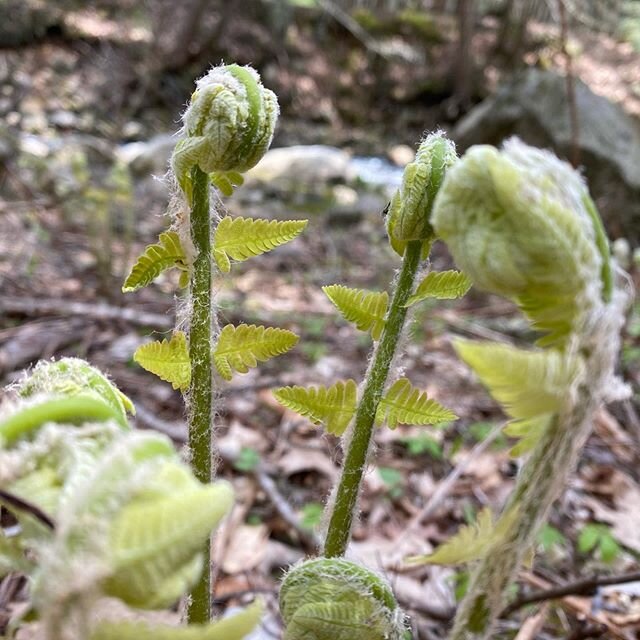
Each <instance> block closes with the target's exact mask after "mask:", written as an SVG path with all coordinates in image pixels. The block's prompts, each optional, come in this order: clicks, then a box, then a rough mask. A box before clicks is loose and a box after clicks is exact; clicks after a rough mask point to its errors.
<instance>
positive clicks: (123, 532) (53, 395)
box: [0, 358, 261, 640]
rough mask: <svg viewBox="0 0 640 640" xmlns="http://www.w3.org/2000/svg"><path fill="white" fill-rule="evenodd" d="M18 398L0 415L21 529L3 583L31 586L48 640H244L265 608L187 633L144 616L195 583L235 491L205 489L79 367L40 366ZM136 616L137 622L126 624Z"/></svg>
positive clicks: (6, 556)
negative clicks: (21, 580) (20, 578)
mask: <svg viewBox="0 0 640 640" xmlns="http://www.w3.org/2000/svg"><path fill="white" fill-rule="evenodd" d="M12 391H13V392H14V393H15V395H14V396H13V397H12V398H11V402H7V403H5V404H4V405H3V407H2V410H1V411H0V504H2V505H3V507H5V508H6V509H7V510H8V511H9V512H10V513H11V514H12V516H13V517H14V518H15V521H16V526H15V527H14V529H15V530H14V531H13V532H12V533H8V531H7V530H5V529H3V528H0V579H2V578H4V577H5V576H6V575H7V574H9V573H11V572H20V573H22V574H24V575H25V576H27V577H28V578H29V584H30V592H29V610H28V612H27V613H28V614H29V616H30V617H31V618H36V619H37V620H38V622H39V625H40V627H41V632H42V634H43V637H45V638H46V639H47V640H107V639H109V638H112V639H113V640H116V639H118V640H140V639H144V638H149V639H151V638H164V639H165V640H181V639H183V638H184V639H185V640H187V639H190V640H215V639H216V638H223V637H224V638H225V640H241V639H242V638H243V637H245V635H246V634H247V633H248V632H249V631H250V630H251V629H252V628H253V627H254V626H255V625H256V623H257V622H258V620H259V618H260V609H261V607H260V605H259V603H258V604H256V605H254V606H252V607H249V608H248V609H246V610H244V611H242V612H240V613H239V614H238V615H236V616H233V617H231V618H229V619H226V620H225V621H221V622H215V623H211V624H206V625H201V626H199V627H191V628H190V629H189V630H188V631H187V630H186V629H184V628H182V629H180V628H174V627H170V626H167V625H163V624H149V623H143V622H142V621H141V615H142V614H141V611H140V610H141V609H161V608H165V607H167V606H170V605H172V604H173V603H174V602H175V601H177V600H178V599H179V598H180V597H181V596H183V595H184V593H185V592H186V591H187V590H188V589H189V588H190V587H191V586H192V585H193V584H195V583H196V582H197V580H198V579H199V576H200V574H201V572H202V568H203V561H204V554H203V552H202V548H203V542H204V540H205V539H206V538H208V537H209V536H210V534H211V531H212V530H213V529H215V528H216V526H217V525H218V523H219V522H220V521H221V519H222V518H223V517H224V516H225V514H226V513H227V511H228V510H229V509H230V508H231V505H232V502H233V492H232V490H231V487H230V485H229V484H228V483H226V482H223V481H219V482H215V483H201V482H200V481H198V480H197V479H196V478H195V477H194V475H193V473H192V472H191V470H190V469H189V468H188V466H186V465H185V464H184V463H183V462H182V461H181V460H180V459H179V456H178V454H177V453H176V451H175V448H174V446H173V444H172V443H171V441H170V440H169V439H168V438H167V437H166V436H164V435H161V434H158V433H153V432H149V431H146V432H143V431H140V432H136V431H135V430H132V429H131V428H130V426H129V423H128V421H127V413H133V405H132V404H131V402H130V400H129V399H128V398H127V397H126V396H124V395H123V394H122V393H121V392H120V391H119V390H118V389H117V388H116V387H115V386H114V385H113V384H112V383H111V382H110V381H109V380H108V379H107V378H106V377H105V376H104V375H102V374H101V373H100V372H99V371H98V370H97V369H94V368H93V367H91V366H90V365H88V364H87V363H86V362H84V361H82V360H78V359H76V358H65V359H63V360H59V361H57V362H41V363H39V364H38V365H37V366H36V367H35V369H34V370H33V371H32V372H31V373H30V375H29V376H27V377H25V378H24V379H23V380H22V381H21V382H19V383H18V385H16V386H14V388H13V390H12ZM7 397H10V393H8V394H7ZM114 600H115V601H118V602H119V608H114ZM127 609H128V610H129V611H128V613H127V615H126V616H124V617H129V618H131V617H132V614H133V615H134V616H135V617H136V618H137V619H139V621H138V622H135V623H134V622H131V621H128V622H127V621H124V620H122V617H123V613H124V611H126V610H127ZM134 612H135V613H134ZM25 617H26V616H25ZM20 623H21V620H20V617H19V616H17V617H16V618H14V619H13V620H11V622H10V627H9V629H8V630H7V637H14V634H13V631H14V630H15V629H16V628H17V627H18V626H19V625H20ZM38 635H39V637H40V634H38Z"/></svg>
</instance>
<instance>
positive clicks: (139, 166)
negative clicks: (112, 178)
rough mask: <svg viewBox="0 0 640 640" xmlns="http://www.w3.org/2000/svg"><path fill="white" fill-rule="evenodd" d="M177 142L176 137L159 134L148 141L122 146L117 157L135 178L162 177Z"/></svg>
mask: <svg viewBox="0 0 640 640" xmlns="http://www.w3.org/2000/svg"><path fill="white" fill-rule="evenodd" d="M177 142H178V136H176V135H174V134H172V133H160V134H158V135H156V136H153V138H150V139H149V140H145V141H138V142H129V143H127V144H123V145H122V146H121V147H120V148H119V149H118V151H117V155H118V158H119V159H120V160H122V161H123V162H124V163H125V164H126V165H127V166H128V167H129V170H130V171H131V173H132V174H133V175H135V176H137V177H143V176H148V175H150V174H154V175H164V174H165V173H166V172H167V169H168V168H169V160H170V159H171V155H172V154H173V150H174V148H175V146H176V143H177Z"/></svg>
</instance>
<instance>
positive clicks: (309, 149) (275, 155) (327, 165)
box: [247, 144, 353, 187]
mask: <svg viewBox="0 0 640 640" xmlns="http://www.w3.org/2000/svg"><path fill="white" fill-rule="evenodd" d="M349 160H350V156H349V154H348V153H347V152H346V151H343V150H342V149H338V148H336V147H330V146H326V145H320V144H316V145H295V146H292V147H283V148H280V149H271V150H270V151H268V152H267V153H266V154H265V155H264V157H263V158H262V160H260V162H259V163H258V164H257V165H256V166H255V167H254V168H253V169H251V170H250V171H249V172H248V173H247V180H248V181H249V182H251V181H255V182H262V183H267V184H269V185H272V186H273V185H275V186H285V185H303V186H306V187H309V186H312V187H313V186H324V185H326V184H329V183H344V182H348V181H349V180H351V179H352V178H353V175H352V174H353V172H352V171H351V169H350V167H349Z"/></svg>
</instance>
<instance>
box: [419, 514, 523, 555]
mask: <svg viewBox="0 0 640 640" xmlns="http://www.w3.org/2000/svg"><path fill="white" fill-rule="evenodd" d="M517 513H518V510H517V508H515V509H510V510H509V511H508V512H507V513H505V514H504V515H502V516H501V517H500V519H499V520H498V522H497V523H496V524H495V525H494V524H493V518H492V517H491V510H490V509H489V508H488V507H486V508H485V509H483V510H482V511H481V512H480V513H479V514H478V519H477V520H476V522H475V523H474V524H471V525H465V526H463V527H460V530H459V531H458V532H457V533H456V534H455V535H454V536H453V537H452V538H450V539H449V540H447V541H446V542H445V543H444V544H441V545H440V546H439V547H438V548H437V549H436V550H435V551H434V552H433V553H431V554H428V555H424V556H413V557H411V558H408V561H409V562H410V563H411V564H463V563H465V562H471V561H472V560H478V559H479V558H482V557H483V556H484V555H485V554H486V553H487V551H488V550H489V549H490V548H491V547H493V546H494V545H495V544H499V543H500V541H501V540H502V539H503V538H504V537H505V535H506V533H507V532H508V531H509V529H510V528H511V526H512V525H513V523H514V522H515V521H516V519H517V518H516V516H517Z"/></svg>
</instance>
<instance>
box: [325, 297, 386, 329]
mask: <svg viewBox="0 0 640 640" xmlns="http://www.w3.org/2000/svg"><path fill="white" fill-rule="evenodd" d="M322 290H323V291H324V292H325V294H326V295H327V298H329V300H331V302H333V304H334V305H335V306H336V307H337V308H338V310H339V311H340V313H341V314H342V315H343V316H344V318H345V319H346V320H348V321H349V322H353V323H354V324H355V325H356V327H357V328H358V329H360V331H368V332H369V333H371V337H372V338H373V339H374V340H379V339H380V335H381V334H382V330H383V329H384V319H385V315H386V313H387V306H388V304H389V295H388V294H387V292H386V291H382V292H378V291H365V290H364V289H351V288H349V287H344V286H342V285H340V284H332V285H329V286H327V287H322Z"/></svg>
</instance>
